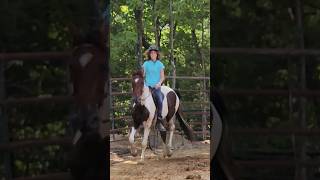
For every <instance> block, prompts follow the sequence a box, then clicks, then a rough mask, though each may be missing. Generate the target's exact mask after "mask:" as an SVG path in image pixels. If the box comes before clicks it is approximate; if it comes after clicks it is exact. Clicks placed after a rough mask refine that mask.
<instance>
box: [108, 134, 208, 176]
mask: <svg viewBox="0 0 320 180" xmlns="http://www.w3.org/2000/svg"><path fill="white" fill-rule="evenodd" d="M122 139H124V140H122V141H115V142H111V149H110V163H111V167H110V178H111V180H129V179H139V180H140V179H141V180H160V179H161V180H162V179H165V180H171V179H172V180H180V179H204V180H207V179H210V162H209V155H210V154H209V150H210V144H209V141H198V142H194V143H192V144H191V143H190V142H189V141H185V142H184V144H183V145H181V144H180V145H178V146H177V145H176V147H175V149H174V151H173V155H172V156H171V157H169V158H168V157H167V158H162V150H161V149H157V150H156V151H155V152H154V151H153V150H151V149H147V150H146V156H145V161H144V162H143V163H139V160H140V154H141V150H140V151H138V152H139V153H138V154H139V155H138V156H136V157H133V156H131V154H130V151H129V142H128V139H127V137H123V138H122ZM137 147H140V144H139V141H138V143H137Z"/></svg>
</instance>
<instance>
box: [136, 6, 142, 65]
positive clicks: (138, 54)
mask: <svg viewBox="0 0 320 180" xmlns="http://www.w3.org/2000/svg"><path fill="white" fill-rule="evenodd" d="M143 4H144V0H141V4H140V6H139V7H137V8H136V9H135V10H134V16H135V19H136V27H137V32H138V39H137V48H136V58H137V66H138V67H137V68H138V69H139V68H141V66H142V61H143V59H142V36H143V22H142V18H143Z"/></svg>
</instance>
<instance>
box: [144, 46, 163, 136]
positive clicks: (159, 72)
mask: <svg viewBox="0 0 320 180" xmlns="http://www.w3.org/2000/svg"><path fill="white" fill-rule="evenodd" d="M147 55H148V59H149V60H147V61H145V62H144V63H143V65H142V67H143V72H144V76H145V83H144V84H145V86H148V87H149V88H150V90H151V92H152V94H153V96H154V97H155V100H156V102H155V104H156V108H157V122H156V128H157V129H158V130H159V131H166V129H165V128H164V126H163V124H164V122H163V119H162V115H161V112H162V101H163V98H164V97H163V94H162V93H161V84H162V83H163V81H164V79H165V76H164V65H163V63H162V62H161V61H160V52H159V49H158V47H157V46H155V45H151V46H150V47H149V48H148V50H147Z"/></svg>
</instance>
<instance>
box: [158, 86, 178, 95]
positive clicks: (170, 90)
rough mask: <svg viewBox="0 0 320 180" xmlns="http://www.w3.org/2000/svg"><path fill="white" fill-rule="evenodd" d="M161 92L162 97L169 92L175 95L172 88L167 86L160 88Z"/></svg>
mask: <svg viewBox="0 0 320 180" xmlns="http://www.w3.org/2000/svg"><path fill="white" fill-rule="evenodd" d="M161 92H162V93H163V94H164V95H167V94H168V93H169V92H174V93H175V94H176V92H175V91H174V90H173V89H172V88H170V87H169V86H161Z"/></svg>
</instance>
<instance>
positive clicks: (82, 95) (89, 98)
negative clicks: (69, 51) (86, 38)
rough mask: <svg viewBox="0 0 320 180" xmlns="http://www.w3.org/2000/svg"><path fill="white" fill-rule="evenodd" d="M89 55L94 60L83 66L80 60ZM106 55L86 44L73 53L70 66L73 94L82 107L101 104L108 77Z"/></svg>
mask: <svg viewBox="0 0 320 180" xmlns="http://www.w3.org/2000/svg"><path fill="white" fill-rule="evenodd" d="M87 53H90V54H91V55H92V59H91V60H90V61H88V62H87V64H86V66H82V65H81V62H80V61H79V59H81V57H82V56H83V55H85V54H87ZM105 57H106V55H105V53H104V52H103V51H101V50H100V49H99V48H97V47H95V46H94V45H89V44H84V45H81V46H79V47H77V48H76V49H75V50H74V51H73V60H72V61H71V64H70V74H71V80H72V82H73V94H74V96H75V99H76V102H77V103H78V104H80V105H87V104H101V102H102V100H103V97H104V85H105V80H106V79H105V77H106V74H107V73H106V70H107V69H106V66H105V65H106V63H105Z"/></svg>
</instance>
